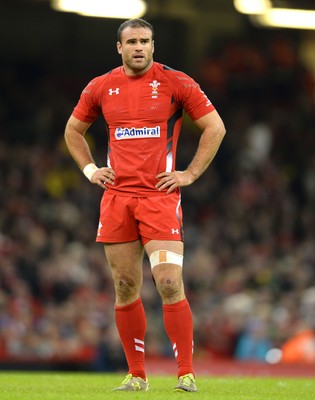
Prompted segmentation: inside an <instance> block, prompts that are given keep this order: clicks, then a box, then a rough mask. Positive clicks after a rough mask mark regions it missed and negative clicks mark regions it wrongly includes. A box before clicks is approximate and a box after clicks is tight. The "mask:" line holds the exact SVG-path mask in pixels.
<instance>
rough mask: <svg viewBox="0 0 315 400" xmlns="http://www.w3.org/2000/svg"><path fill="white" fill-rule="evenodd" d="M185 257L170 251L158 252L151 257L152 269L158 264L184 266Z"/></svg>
mask: <svg viewBox="0 0 315 400" xmlns="http://www.w3.org/2000/svg"><path fill="white" fill-rule="evenodd" d="M183 259H184V256H182V255H181V254H178V253H174V252H173V251H169V250H157V251H154V252H153V253H152V254H151V256H150V263H151V269H153V268H154V267H155V266H156V265H158V264H176V265H179V266H180V267H182V266H183Z"/></svg>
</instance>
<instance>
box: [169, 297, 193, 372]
mask: <svg viewBox="0 0 315 400" xmlns="http://www.w3.org/2000/svg"><path fill="white" fill-rule="evenodd" d="M163 314H164V326H165V330H166V332H167V335H168V337H169V339H170V341H171V343H172V346H173V350H174V354H175V358H176V360H177V365H178V376H182V375H186V374H189V373H192V374H193V375H194V371H193V366H192V353H193V321H192V314H191V310H190V306H189V304H188V301H187V299H184V300H181V301H179V302H178V303H175V304H164V305H163Z"/></svg>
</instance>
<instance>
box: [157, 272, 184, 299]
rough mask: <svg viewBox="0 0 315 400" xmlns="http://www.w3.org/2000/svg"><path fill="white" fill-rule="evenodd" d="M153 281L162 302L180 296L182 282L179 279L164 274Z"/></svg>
mask: <svg viewBox="0 0 315 400" xmlns="http://www.w3.org/2000/svg"><path fill="white" fill-rule="evenodd" d="M155 283H156V287H157V290H158V292H159V293H160V295H161V297H162V300H163V301H164V302H169V301H170V302H172V301H177V299H178V298H179V297H182V291H183V289H182V288H183V284H182V281H181V280H178V279H174V278H172V277H167V276H166V277H161V278H158V279H156V280H155Z"/></svg>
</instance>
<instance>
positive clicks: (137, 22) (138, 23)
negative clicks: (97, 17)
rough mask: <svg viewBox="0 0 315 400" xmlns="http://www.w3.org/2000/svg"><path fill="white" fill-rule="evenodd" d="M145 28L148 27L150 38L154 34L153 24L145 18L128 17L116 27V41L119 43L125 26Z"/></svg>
mask: <svg viewBox="0 0 315 400" xmlns="http://www.w3.org/2000/svg"><path fill="white" fill-rule="evenodd" d="M129 27H130V28H147V29H150V30H151V32H152V39H153V36H154V29H153V26H152V25H151V24H150V23H149V22H148V21H146V20H144V19H142V18H134V19H128V20H127V21H125V22H123V23H122V24H121V25H120V27H119V28H118V31H117V38H118V42H120V43H121V34H122V31H123V30H124V29H126V28H129Z"/></svg>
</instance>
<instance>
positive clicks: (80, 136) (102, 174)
mask: <svg viewBox="0 0 315 400" xmlns="http://www.w3.org/2000/svg"><path fill="white" fill-rule="evenodd" d="M90 125H91V124H90V123H88V122H83V121H80V120H79V119H77V118H75V117H74V116H73V115H72V116H71V117H70V118H69V120H68V123H67V125H66V129H65V141H66V144H67V147H68V150H69V152H70V154H71V156H72V157H73V159H74V160H75V162H76V163H77V164H78V166H79V168H80V169H81V170H83V169H84V167H86V166H87V165H88V164H95V162H94V160H93V157H92V154H91V151H90V148H89V145H88V143H87V141H86V140H85V137H84V135H85V133H86V131H87V130H88V128H89V127H90ZM114 175H115V174H114V171H113V170H112V169H111V168H108V167H102V168H97V167H95V172H94V173H93V175H92V176H91V178H90V181H91V182H92V183H95V184H97V185H99V186H100V187H101V188H103V189H106V185H105V184H106V183H110V184H113V183H114Z"/></svg>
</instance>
